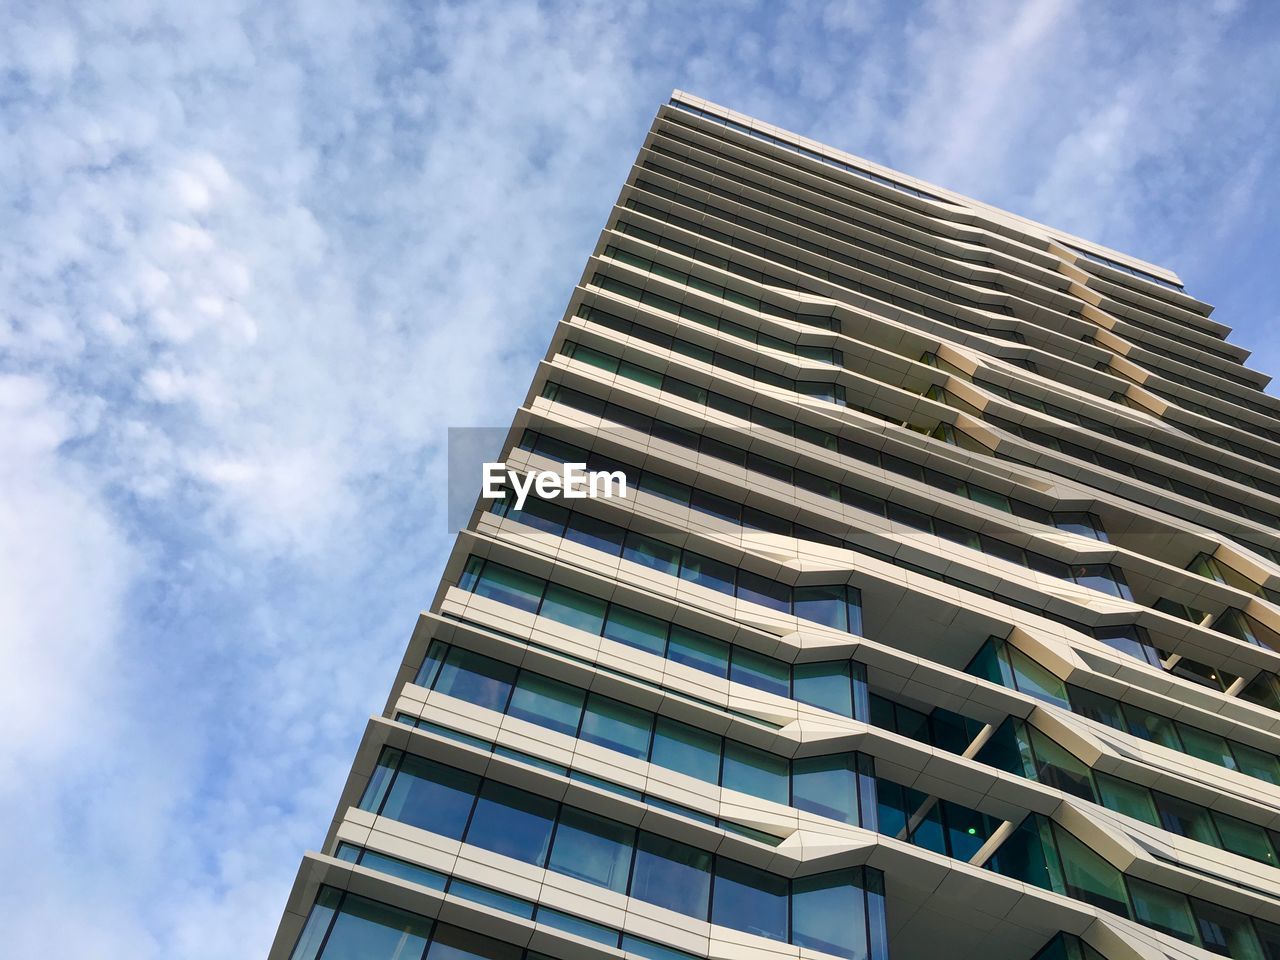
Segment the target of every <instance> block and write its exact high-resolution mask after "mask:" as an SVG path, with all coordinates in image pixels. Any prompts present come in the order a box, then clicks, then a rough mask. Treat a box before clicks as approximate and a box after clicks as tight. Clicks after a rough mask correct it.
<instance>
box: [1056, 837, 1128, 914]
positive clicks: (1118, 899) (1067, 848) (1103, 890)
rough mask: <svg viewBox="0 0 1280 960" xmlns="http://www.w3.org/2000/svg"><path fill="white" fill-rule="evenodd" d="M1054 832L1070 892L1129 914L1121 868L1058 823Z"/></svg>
mask: <svg viewBox="0 0 1280 960" xmlns="http://www.w3.org/2000/svg"><path fill="white" fill-rule="evenodd" d="M1053 833H1054V836H1055V837H1056V839H1057V841H1058V852H1059V854H1061V856H1062V872H1063V877H1064V879H1065V880H1066V884H1067V893H1068V894H1069V895H1070V896H1073V897H1075V898H1076V899H1078V900H1084V901H1085V902H1086V903H1092V904H1093V905H1094V906H1096V907H1102V909H1104V910H1110V911H1111V912H1112V913H1118V914H1120V915H1121V916H1128V913H1129V906H1128V903H1127V901H1126V898H1125V892H1124V880H1123V878H1122V877H1121V875H1120V871H1119V870H1117V869H1116V868H1115V867H1113V866H1112V865H1111V864H1110V863H1108V862H1107V861H1106V860H1104V859H1103V858H1102V857H1101V856H1099V855H1098V854H1096V853H1094V852H1093V851H1092V850H1091V849H1089V848H1088V847H1087V846H1085V845H1084V844H1083V843H1081V842H1080V841H1079V840H1077V839H1076V837H1075V836H1074V835H1073V834H1070V833H1068V832H1067V831H1066V830H1063V829H1062V828H1061V827H1058V826H1057V825H1056V824H1055V825H1053Z"/></svg>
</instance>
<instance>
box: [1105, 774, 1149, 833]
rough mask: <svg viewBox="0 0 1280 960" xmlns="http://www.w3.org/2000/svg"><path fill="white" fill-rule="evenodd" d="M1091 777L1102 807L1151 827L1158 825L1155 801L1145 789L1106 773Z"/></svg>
mask: <svg viewBox="0 0 1280 960" xmlns="http://www.w3.org/2000/svg"><path fill="white" fill-rule="evenodd" d="M1093 776H1094V779H1095V781H1096V782H1097V784H1098V793H1099V795H1100V796H1101V799H1102V805H1103V806H1104V807H1107V808H1108V809H1110V810H1114V811H1116V812H1117V813H1123V814H1125V815H1126V816H1130V817H1133V818H1134V819H1135V820H1141V821H1142V822H1143V823H1149V824H1151V825H1152V826H1156V827H1158V826H1159V825H1160V820H1159V818H1158V815H1157V814H1156V805H1155V801H1154V800H1153V799H1152V797H1151V791H1150V790H1148V789H1147V788H1146V787H1143V786H1140V785H1139V784H1136V783H1130V782H1129V781H1128V780H1121V779H1119V778H1118V777H1113V776H1111V775H1110V774H1106V773H1101V772H1095V773H1094V775H1093Z"/></svg>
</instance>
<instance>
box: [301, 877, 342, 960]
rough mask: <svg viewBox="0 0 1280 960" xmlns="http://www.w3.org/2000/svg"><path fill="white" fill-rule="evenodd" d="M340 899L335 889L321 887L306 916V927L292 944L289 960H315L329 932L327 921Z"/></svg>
mask: <svg viewBox="0 0 1280 960" xmlns="http://www.w3.org/2000/svg"><path fill="white" fill-rule="evenodd" d="M341 899H342V891H341V890H338V889H337V888H335V887H321V888H320V893H319V895H318V896H317V897H316V902H315V905H314V906H312V908H311V912H310V913H309V914H308V915H307V925H306V926H305V927H303V928H302V933H301V935H300V936H299V937H298V942H297V943H296V944H294V947H293V953H291V954H290V955H289V960H316V955H317V954H318V953H319V952H320V944H321V943H322V942H323V940H324V935H325V934H326V933H328V932H329V921H330V920H332V919H333V911H334V909H335V908H336V907H337V906H338V903H339V901H340V900H341Z"/></svg>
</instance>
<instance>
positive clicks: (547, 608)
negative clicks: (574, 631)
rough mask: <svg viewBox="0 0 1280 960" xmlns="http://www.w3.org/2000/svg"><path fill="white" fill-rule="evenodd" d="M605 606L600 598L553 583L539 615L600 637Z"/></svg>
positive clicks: (548, 587)
mask: <svg viewBox="0 0 1280 960" xmlns="http://www.w3.org/2000/svg"><path fill="white" fill-rule="evenodd" d="M605 606H606V604H605V601H603V600H601V599H599V598H598V597H592V596H588V595H587V594H585V593H582V592H580V591H578V590H571V589H569V588H568V587H562V586H560V585H559V584H557V583H552V584H549V585H548V586H547V595H546V597H544V598H543V600H542V609H541V610H539V611H538V614H539V616H543V617H549V618H550V619H552V620H554V621H556V622H557V623H563V624H565V625H566V626H569V627H577V628H578V629H579V630H585V631H586V632H587V633H594V634H596V635H599V633H600V628H601V627H603V626H604V610H605Z"/></svg>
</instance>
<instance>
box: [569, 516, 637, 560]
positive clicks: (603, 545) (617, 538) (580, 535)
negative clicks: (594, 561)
mask: <svg viewBox="0 0 1280 960" xmlns="http://www.w3.org/2000/svg"><path fill="white" fill-rule="evenodd" d="M625 534H626V531H625V530H623V529H622V528H621V527H619V526H615V525H614V524H612V523H605V522H604V521H603V520H597V519H596V518H595V517H589V516H587V515H586V514H585V513H574V514H571V515H570V517H569V526H568V529H566V530H565V534H564V536H565V539H566V540H572V541H573V542H574V543H580V544H582V545H583V546H584V547H591V548H592V549H594V550H603V551H604V552H605V553H608V554H612V555H613V556H615V557H616V556H618V554H620V553H622V539H623V537H624V536H625Z"/></svg>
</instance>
